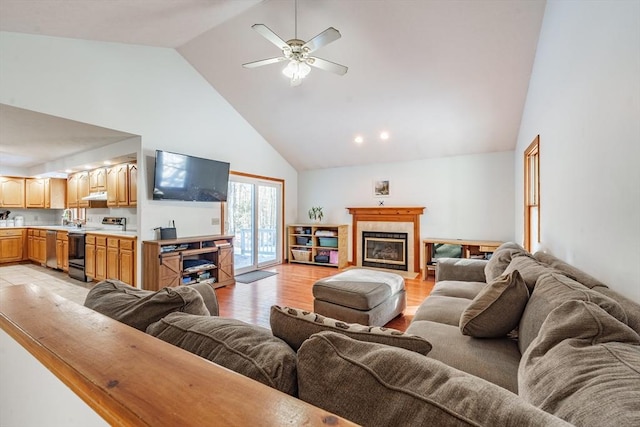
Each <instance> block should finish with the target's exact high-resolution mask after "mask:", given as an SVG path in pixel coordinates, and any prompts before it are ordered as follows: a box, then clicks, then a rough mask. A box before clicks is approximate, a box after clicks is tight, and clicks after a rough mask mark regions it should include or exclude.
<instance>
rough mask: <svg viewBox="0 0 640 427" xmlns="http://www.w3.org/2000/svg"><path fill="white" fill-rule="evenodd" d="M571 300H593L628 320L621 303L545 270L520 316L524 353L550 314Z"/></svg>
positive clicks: (622, 319)
mask: <svg viewBox="0 0 640 427" xmlns="http://www.w3.org/2000/svg"><path fill="white" fill-rule="evenodd" d="M569 300H580V301H591V302H593V303H595V304H597V305H599V306H600V307H602V308H603V309H604V310H605V311H607V312H608V313H609V314H611V315H612V316H614V317H615V318H616V319H618V320H620V321H621V322H623V323H627V315H626V313H625V312H624V310H623V309H622V307H620V304H618V303H617V302H616V301H614V300H613V299H611V298H609V297H607V296H605V295H603V294H601V293H599V292H596V291H593V290H591V289H588V288H586V287H584V286H582V285H581V284H580V283H578V282H576V281H575V280H573V279H570V278H568V277H566V276H564V275H562V274H557V273H545V274H543V275H541V276H540V277H539V278H538V282H537V283H536V286H535V288H534V290H533V293H532V294H531V297H530V298H529V302H528V303H527V306H526V307H525V309H524V313H523V314H522V318H521V319H520V325H519V328H518V345H519V347H520V352H521V353H523V354H524V352H525V351H526V349H527V347H529V345H530V344H531V342H532V341H533V340H534V339H535V337H536V336H537V335H538V331H539V330H540V327H541V326H542V324H543V323H544V320H545V319H546V318H547V316H548V315H549V313H551V311H552V310H553V309H555V308H556V307H558V306H560V305H561V304H562V303H563V302H565V301H569Z"/></svg>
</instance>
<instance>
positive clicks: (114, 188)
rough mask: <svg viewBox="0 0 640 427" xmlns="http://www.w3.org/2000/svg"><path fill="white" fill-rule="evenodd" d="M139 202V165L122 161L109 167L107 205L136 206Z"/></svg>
mask: <svg viewBox="0 0 640 427" xmlns="http://www.w3.org/2000/svg"><path fill="white" fill-rule="evenodd" d="M137 203H138V166H137V165H136V164H135V163H122V164H119V165H115V166H112V167H110V168H109V169H107V206H109V207H125V206H136V205H137Z"/></svg>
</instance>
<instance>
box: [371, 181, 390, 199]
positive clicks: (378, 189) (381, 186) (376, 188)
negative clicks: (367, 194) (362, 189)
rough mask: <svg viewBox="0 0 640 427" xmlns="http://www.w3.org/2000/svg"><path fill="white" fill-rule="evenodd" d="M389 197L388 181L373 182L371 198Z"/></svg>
mask: <svg viewBox="0 0 640 427" xmlns="http://www.w3.org/2000/svg"><path fill="white" fill-rule="evenodd" d="M390 195H391V192H390V191H389V180H388V179H379V180H375V181H373V197H389V196H390Z"/></svg>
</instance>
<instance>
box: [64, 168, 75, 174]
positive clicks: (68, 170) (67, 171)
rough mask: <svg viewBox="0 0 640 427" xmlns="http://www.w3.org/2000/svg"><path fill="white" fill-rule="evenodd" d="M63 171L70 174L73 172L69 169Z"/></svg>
mask: <svg viewBox="0 0 640 427" xmlns="http://www.w3.org/2000/svg"><path fill="white" fill-rule="evenodd" d="M64 171H65V172H66V173H71V172H73V171H72V170H71V169H65V170H64Z"/></svg>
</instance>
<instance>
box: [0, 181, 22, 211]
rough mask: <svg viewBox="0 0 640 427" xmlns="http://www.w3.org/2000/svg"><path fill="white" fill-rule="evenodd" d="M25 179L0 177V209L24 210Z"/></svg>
mask: <svg viewBox="0 0 640 427" xmlns="http://www.w3.org/2000/svg"><path fill="white" fill-rule="evenodd" d="M24 193H25V190H24V178H16V177H11V176H0V207H2V208H24V205H25V203H24V202H25V200H24Z"/></svg>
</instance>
